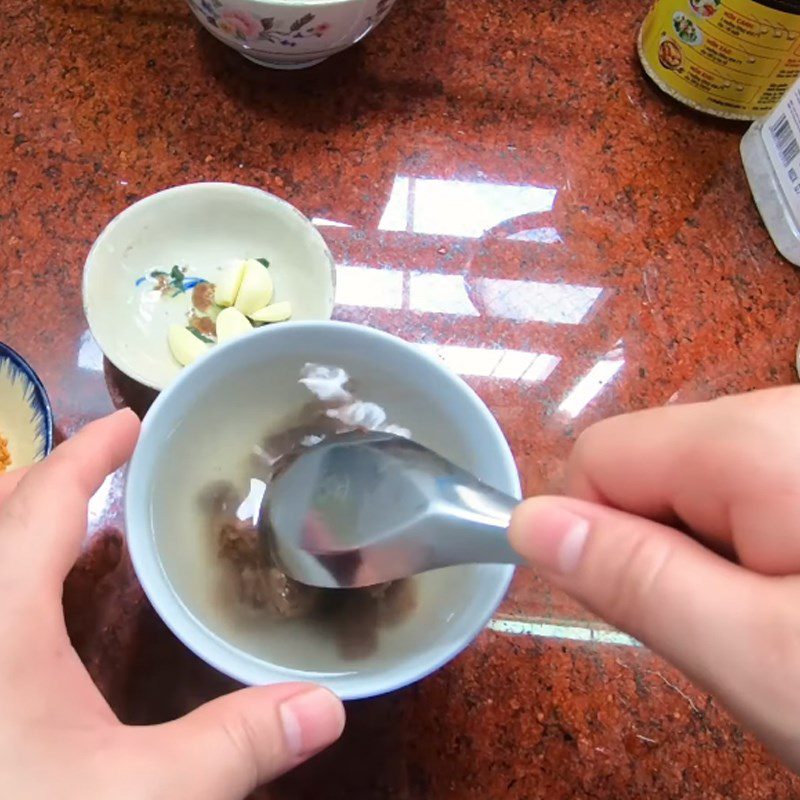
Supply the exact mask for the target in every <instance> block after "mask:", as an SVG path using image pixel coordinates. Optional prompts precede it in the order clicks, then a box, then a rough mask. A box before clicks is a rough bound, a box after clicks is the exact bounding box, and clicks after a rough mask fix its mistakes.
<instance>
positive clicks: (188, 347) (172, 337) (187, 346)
mask: <svg viewBox="0 0 800 800" xmlns="http://www.w3.org/2000/svg"><path fill="white" fill-rule="evenodd" d="M167 342H168V343H169V349H170V350H171V351H172V355H173V356H175V360H176V361H177V362H178V363H179V364H180V365H181V366H182V367H186V366H188V365H189V364H191V363H192V362H193V361H196V360H197V359H198V358H200V356H202V355H203V354H204V353H206V352H207V351H208V350H209V349H210V345H208V344H206V342H204V341H202V340H200V339H198V338H197V337H196V336H195V335H194V334H193V333H190V332H189V331H188V330H186V328H184V327H183V326H182V325H170V326H169V333H168V334H167Z"/></svg>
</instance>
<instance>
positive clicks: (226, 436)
mask: <svg viewBox="0 0 800 800" xmlns="http://www.w3.org/2000/svg"><path fill="white" fill-rule="evenodd" d="M308 361H312V362H317V363H323V364H329V365H338V366H341V367H343V368H344V369H346V370H347V371H348V372H349V374H350V375H351V377H352V378H353V379H354V381H355V382H356V385H357V387H358V389H357V394H358V396H359V398H360V399H363V400H373V401H375V402H377V403H378V404H380V405H382V406H383V407H384V408H385V409H386V410H387V413H388V418H389V421H390V422H396V423H397V424H400V425H403V426H405V427H408V428H409V429H411V431H412V435H413V436H414V438H415V439H417V440H418V441H420V442H422V443H423V444H426V445H428V446H430V447H432V448H434V449H436V450H438V451H439V452H441V453H443V454H444V455H446V456H448V457H450V458H451V459H453V460H455V461H457V462H458V463H460V464H461V465H462V466H464V467H465V468H467V469H470V470H472V471H473V472H474V473H475V474H477V475H478V476H479V477H481V478H483V479H484V480H485V481H487V482H488V483H490V484H492V485H494V486H496V487H497V488H498V489H500V490H503V491H505V492H508V493H509V494H513V495H515V496H519V493H520V484H519V478H518V474H517V469H516V466H515V463H514V459H513V457H512V455H511V452H510V450H509V447H508V444H507V442H506V440H505V438H504V437H503V433H502V431H501V430H500V427H499V426H498V424H497V422H496V421H495V419H494V417H493V416H492V414H491V413H490V412H489V410H488V409H487V408H486V406H485V405H484V404H483V403H482V402H481V400H480V399H479V398H478V397H477V396H476V395H475V394H474V393H473V391H472V390H471V389H470V388H469V387H468V386H467V385H466V384H465V383H464V382H463V381H462V380H461V379H460V378H458V377H457V376H455V375H454V374H453V373H451V372H450V371H449V370H448V369H447V368H446V367H444V366H443V365H442V364H441V362H439V361H438V360H434V359H432V358H430V357H429V356H427V355H426V354H424V353H423V352H422V351H421V350H420V349H418V348H417V347H415V346H414V345H411V344H408V343H406V342H404V341H402V340H400V339H397V338H395V337H393V336H390V335H388V334H385V333H381V332H379V331H376V330H373V329H371V328H366V327H362V326H358V325H350V324H346V323H337V322H328V323H287V324H286V325H284V326H276V327H274V328H269V329H264V330H261V331H258V332H256V333H255V334H253V335H251V336H248V337H246V338H242V339H238V340H234V341H232V342H229V343H226V344H225V345H223V346H222V347H221V348H219V349H218V350H217V351H216V352H212V353H211V354H210V355H209V356H207V357H206V358H204V360H203V362H202V363H199V364H196V365H195V366H193V367H190V368H189V369H188V370H186V372H184V374H183V375H181V376H180V378H178V380H176V381H175V382H174V383H173V384H172V385H171V386H170V387H169V389H167V390H166V391H165V392H163V393H162V394H161V395H160V396H159V397H158V399H157V400H156V401H155V403H154V404H153V406H152V408H151V409H150V411H149V413H148V414H147V416H146V418H145V420H144V425H143V428H142V435H141V438H140V440H139V444H138V446H137V448H136V452H135V453H134V456H133V459H132V461H131V465H130V470H129V474H128V485H127V500H126V521H127V531H128V545H129V548H130V553H131V557H132V560H133V565H134V568H135V570H136V574H137V575H138V577H139V580H140V582H141V584H142V586H143V588H144V590H145V592H146V594H147V596H148V597H149V599H150V601H151V603H152V604H153V606H154V607H155V609H156V611H157V612H158V613H159V614H160V616H161V618H162V619H163V620H164V621H165V622H166V624H167V625H168V626H169V627H170V628H171V629H172V631H173V632H174V633H175V634H176V636H178V637H179V638H180V639H181V640H182V641H183V642H184V643H185V644H186V645H187V646H188V647H189V648H191V649H192V650H193V651H194V652H195V653H196V654H197V655H198V656H200V657H201V658H202V659H203V660H205V661H206V662H207V663H209V664H211V665H212V666H214V667H216V668H217V669H219V670H220V671H221V672H224V673H226V674H227V675H229V676H231V677H233V678H235V679H237V680H239V681H241V682H242V683H246V684H270V683H276V682H282V681H291V680H301V681H302V680H305V681H317V682H320V683H322V684H324V685H326V686H328V687H329V688H330V689H332V690H333V691H335V692H336V693H337V694H339V695H340V696H341V697H343V698H346V699H354V698H361V697H370V696H374V695H379V694H382V693H384V692H389V691H391V690H393V689H397V688H399V687H401V686H404V685H406V684H409V683H412V682H414V681H416V680H419V679H420V678H422V677H424V676H425V675H428V674H429V673H431V672H433V671H434V670H436V669H438V668H439V667H441V666H442V665H443V664H445V663H446V662H447V661H449V660H450V659H452V658H453V657H454V656H456V655H457V654H458V653H459V652H460V651H461V650H463V649H464V648H465V647H466V646H467V645H468V644H469V643H470V642H471V641H472V639H473V638H474V637H475V636H476V635H477V634H478V633H479V632H480V631H481V630H482V629H483V628H484V626H485V625H486V623H487V621H488V620H489V618H490V617H491V615H492V613H493V612H494V611H495V609H496V608H497V606H498V604H499V603H500V601H501V600H502V599H503V596H504V595H505V592H506V589H507V588H508V584H509V582H510V580H511V577H512V574H513V567H509V566H502V565H501V566H498V565H476V566H467V567H455V568H450V569H445V570H439V571H437V572H432V573H428V574H426V575H422V576H418V577H417V578H415V581H416V582H417V584H416V585H417V591H418V606H417V608H416V610H415V611H414V612H413V614H412V615H411V616H410V617H409V618H408V619H406V620H405V621H404V622H402V623H401V624H400V625H398V626H396V627H392V628H390V629H387V630H383V631H381V632H380V640H379V647H378V651H377V652H376V653H375V654H374V655H373V656H370V657H368V658H366V659H364V660H348V659H347V658H345V657H343V656H341V654H340V653H339V652H337V650H336V647H335V645H334V644H332V643H331V642H329V641H328V640H327V639H326V638H325V636H324V635H321V634H319V633H318V631H317V629H314V630H312V631H309V632H308V634H307V635H298V634H297V632H296V631H295V630H293V629H291V628H288V629H287V630H291V631H292V633H291V638H287V637H288V636H289V634H287V636H283V635H282V633H281V631H280V630H276V629H275V628H269V629H267V630H265V629H264V628H263V627H262V625H263V623H257V622H256V623H254V624H249V623H243V624H242V627H241V628H239V627H235V626H230V625H227V624H226V623H225V612H224V611H223V610H222V608H221V606H220V604H219V603H218V602H216V601H215V594H214V590H213V589H212V588H211V587H210V586H209V585H208V584H210V583H212V582H213V581H211V580H208V576H209V574H211V572H210V571H209V566H208V565H212V570H213V565H214V563H215V562H214V560H213V559H215V556H214V554H213V553H211V554H210V555H208V554H206V555H203V553H201V551H210V550H211V549H212V546H211V545H210V544H208V545H207V546H205V545H203V542H204V541H206V538H207V536H208V534H205V535H204V534H203V532H202V531H201V530H198V529H197V526H198V525H199V524H200V523H199V522H197V519H198V514H200V513H201V512H199V511H198V503H197V494H198V483H199V484H201V485H206V482H207V481H209V480H214V479H216V480H218V479H222V478H225V477H227V478H233V479H235V480H237V481H239V482H244V481H245V480H246V476H245V475H244V474H239V470H238V468H237V469H233V468H232V467H231V463H230V458H229V457H228V456H225V457H223V456H222V455H221V453H222V452H223V451H230V450H231V447H233V448H234V450H235V452H236V453H237V454H238V453H242V461H243V462H244V461H245V460H246V457H247V454H248V453H249V452H250V450H251V448H252V445H253V444H254V443H256V442H260V441H261V439H262V438H263V435H264V433H265V432H268V431H269V430H271V431H272V432H274V430H275V428H280V425H279V423H277V424H276V421H278V420H282V421H283V423H284V425H285V424H286V421H287V419H289V418H290V416H291V414H292V413H296V412H297V411H299V408H300V406H301V405H302V404H303V403H304V402H305V401H306V400H307V399H308V396H307V395H306V394H305V393H304V391H303V389H302V388H301V387H300V386H298V385H297V380H296V379H297V377H298V376H299V372H300V369H301V367H302V366H303V364H305V363H306V362H308ZM254 414H255V416H256V418H257V419H258V420H259V423H257V424H256V425H255V427H254V425H253V422H252V419H251V422H250V423H249V425H244V424H243V420H245V419H247V418H252V417H253V415H254ZM262 419H263V422H261V420H262ZM265 428H267V429H268V431H265ZM201 473H202V477H200V476H201ZM245 485H246V483H245ZM201 518H202V517H201ZM206 530H207V529H206ZM204 536H205V538H204ZM207 559H212V560H211V561H208V560H207ZM204 565H205V566H204ZM198 575H202V576H205V577H204V578H203V579H202V580H199V579H198Z"/></svg>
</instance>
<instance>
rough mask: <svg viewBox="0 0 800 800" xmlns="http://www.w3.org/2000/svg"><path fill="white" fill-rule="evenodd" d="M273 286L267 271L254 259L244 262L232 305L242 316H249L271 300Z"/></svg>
mask: <svg viewBox="0 0 800 800" xmlns="http://www.w3.org/2000/svg"><path fill="white" fill-rule="evenodd" d="M272 294H273V286H272V278H271V277H270V274H269V270H268V269H267V268H266V267H265V266H263V264H259V263H258V261H256V260H255V259H254V258H248V259H247V261H245V262H244V275H243V276H242V285H241V286H240V287H239V293H238V294H237V295H236V302H235V303H234V305H235V306H236V308H238V309H239V311H241V312H242V314H245V315H246V316H250V314H252V313H253V312H254V311H258V310H259V309H260V308H263V307H264V306H266V305H269V301H270V300H272Z"/></svg>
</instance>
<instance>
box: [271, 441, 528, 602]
mask: <svg viewBox="0 0 800 800" xmlns="http://www.w3.org/2000/svg"><path fill="white" fill-rule="evenodd" d="M518 502H519V501H518V500H516V499H515V498H513V497H510V496H508V495H506V494H503V493H502V492H499V491H497V490H496V489H493V488H492V487H490V486H488V485H486V484H485V483H482V482H481V481H479V480H478V479H477V478H475V477H474V476H472V475H470V474H469V473H468V472H466V471H464V470H463V469H461V468H460V467H457V466H456V465H455V464H451V463H450V462H449V461H447V460H446V459H444V458H442V457H441V456H440V455H437V454H436V453H434V452H432V451H431V450H428V449H427V448H425V447H423V446H422V445H419V444H416V443H415V442H412V441H409V440H408V439H404V438H402V437H400V436H395V435H393V434H389V433H366V434H365V433H350V434H342V435H339V436H336V437H333V438H331V439H328V440H327V441H325V442H323V443H321V444H318V445H315V446H314V447H311V448H310V449H308V450H307V451H305V452H304V453H303V454H302V455H300V456H299V457H298V458H297V460H296V461H295V462H294V463H293V464H291V466H289V467H288V468H287V469H286V470H285V471H284V472H282V473H281V474H280V475H279V477H277V478H276V479H275V481H274V482H273V484H272V485H271V487H270V491H269V493H268V495H267V497H266V498H265V501H264V503H265V505H264V509H263V513H262V515H261V518H262V520H267V519H268V520H269V523H270V524H269V528H271V530H269V532H268V535H269V539H270V541H269V546H270V547H271V548H272V551H273V554H274V556H275V558H276V560H277V561H278V563H279V564H280V565H281V566H282V567H283V569H284V570H285V571H286V573H287V574H288V575H289V576H290V577H292V578H295V579H296V580H298V581H301V582H302V583H306V584H309V585H311V586H320V587H324V588H354V587H359V586H372V585H375V584H380V583H385V582H388V581H393V580H397V579H399V578H404V577H408V576H409V575H415V574H417V573H420V572H426V571H428V570H432V569H439V568H440V567H448V566H453V565H455V564H478V563H492V564H520V563H522V560H521V559H520V557H519V556H518V555H517V554H516V552H514V550H513V549H512V548H511V545H510V544H509V542H508V539H507V536H506V531H507V528H508V524H509V520H510V517H511V512H512V510H513V509H514V507H515V506H516V505H517V503H518ZM265 528H266V526H265Z"/></svg>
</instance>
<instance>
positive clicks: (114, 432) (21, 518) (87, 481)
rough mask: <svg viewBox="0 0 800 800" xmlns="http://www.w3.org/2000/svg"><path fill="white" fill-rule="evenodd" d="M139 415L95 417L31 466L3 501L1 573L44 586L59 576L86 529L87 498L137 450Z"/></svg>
mask: <svg viewBox="0 0 800 800" xmlns="http://www.w3.org/2000/svg"><path fill="white" fill-rule="evenodd" d="M138 433H139V420H138V419H137V417H136V415H135V414H134V413H133V412H132V411H129V410H127V409H126V410H123V411H118V412H117V413H116V414H112V415H111V416H109V417H105V418H104V419H101V420H98V421H96V422H92V423H91V424H89V425H87V426H86V427H85V428H84V429H83V430H81V431H80V433H78V434H77V435H75V436H73V437H72V438H71V439H69V440H68V441H66V442H64V444H62V445H59V447H57V448H56V449H55V450H54V451H53V453H52V454H51V455H50V456H48V457H47V458H46V459H45V460H44V461H42V462H41V463H40V464H37V465H35V466H34V467H32V468H31V469H30V470H29V471H28V472H27V474H26V475H25V476H24V477H23V478H22V479H21V480H20V481H19V483H18V485H17V486H16V488H15V490H14V491H13V493H12V494H10V495H9V496H8V497H7V498H6V500H5V502H4V503H3V505H2V506H1V507H0V578H2V579H3V580H2V583H3V584H4V585H6V586H7V585H9V584H14V583H15V581H19V582H20V584H22V585H27V586H30V587H32V588H33V589H35V590H36V591H41V588H42V584H41V580H42V579H44V580H45V581H49V583H45V586H51V587H52V588H55V589H57V590H58V591H59V592H60V590H61V582H62V581H63V579H64V577H65V575H66V573H67V572H68V571H69V569H70V567H71V566H72V564H73V563H74V561H75V558H76V557H77V555H78V553H79V550H80V545H81V542H82V541H83V539H84V537H85V535H86V515H87V504H88V501H89V499H90V498H91V496H92V495H93V494H94V493H95V492H96V491H97V489H98V488H99V487H100V484H101V483H102V482H103V481H104V480H105V478H106V476H107V475H108V474H110V473H111V472H114V471H115V470H116V469H117V468H119V467H120V466H121V465H122V464H124V463H125V462H126V461H127V460H128V458H130V455H131V453H132V452H133V448H134V445H135V443H136V439H137V436H138Z"/></svg>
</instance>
